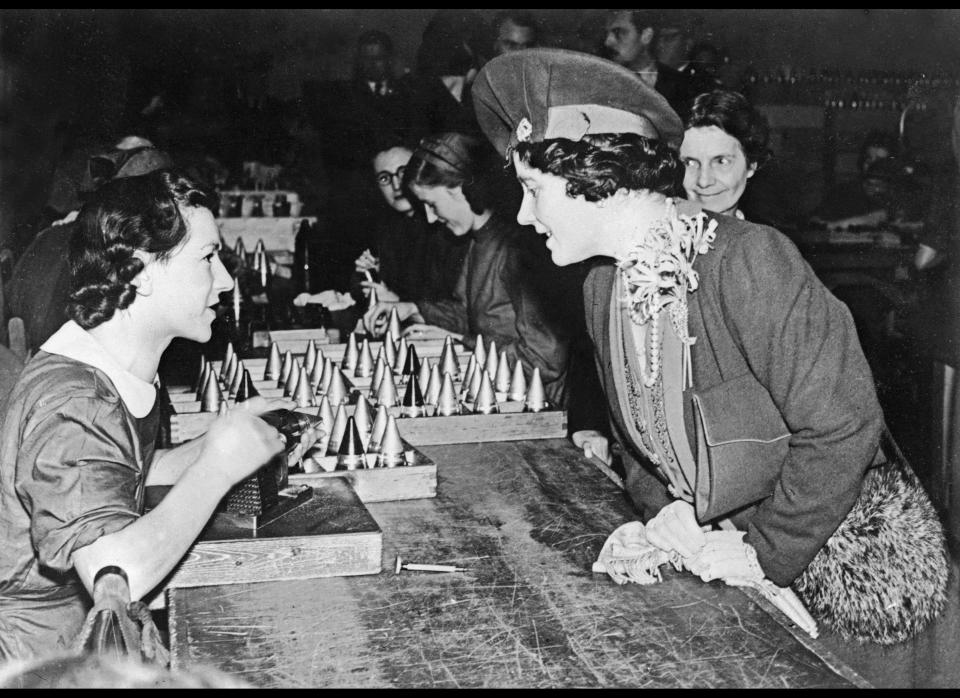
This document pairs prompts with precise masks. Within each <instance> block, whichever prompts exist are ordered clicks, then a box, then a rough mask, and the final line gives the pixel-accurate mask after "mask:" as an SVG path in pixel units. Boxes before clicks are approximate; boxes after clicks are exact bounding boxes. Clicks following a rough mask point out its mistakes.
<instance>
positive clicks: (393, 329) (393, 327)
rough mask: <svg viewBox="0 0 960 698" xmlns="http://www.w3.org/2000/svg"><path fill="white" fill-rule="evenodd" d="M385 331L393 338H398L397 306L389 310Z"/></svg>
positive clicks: (398, 319)
mask: <svg viewBox="0 0 960 698" xmlns="http://www.w3.org/2000/svg"><path fill="white" fill-rule="evenodd" d="M387 330H388V331H389V332H390V333H391V334H393V336H394V337H399V336H400V315H399V314H398V313H397V306H393V307H392V308H390V320H389V321H388V322H387Z"/></svg>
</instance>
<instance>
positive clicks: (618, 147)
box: [516, 133, 684, 201]
mask: <svg viewBox="0 0 960 698" xmlns="http://www.w3.org/2000/svg"><path fill="white" fill-rule="evenodd" d="M516 153H517V156H518V157H519V158H520V160H521V162H523V163H524V164H525V165H528V166H530V167H534V168H536V169H538V170H540V171H541V172H549V173H550V174H553V175H557V176H558V177H563V178H564V179H566V180H567V187H566V193H567V196H569V197H571V198H573V197H577V196H583V197H584V198H585V199H586V200H587V201H600V200H602V199H606V198H609V197H611V196H613V195H614V194H616V193H617V191H619V190H620V189H626V190H627V191H640V190H644V189H646V190H649V191H653V192H657V193H660V194H663V195H665V196H679V195H680V193H681V191H682V186H683V173H684V168H683V164H682V163H681V162H680V159H679V157H677V153H676V151H675V150H673V148H671V147H670V146H668V145H667V144H666V143H664V142H662V141H659V140H655V139H652V138H647V137H645V136H640V135H638V134H636V133H603V134H596V135H588V136H584V137H583V139H582V140H579V141H571V140H568V139H566V138H552V139H549V140H545V141H542V142H540V143H518V144H517V148H516Z"/></svg>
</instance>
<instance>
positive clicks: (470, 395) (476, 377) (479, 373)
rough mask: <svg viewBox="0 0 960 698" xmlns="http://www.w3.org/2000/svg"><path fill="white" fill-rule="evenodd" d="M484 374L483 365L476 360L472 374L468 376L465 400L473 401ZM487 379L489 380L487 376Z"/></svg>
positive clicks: (485, 373)
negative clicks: (468, 382)
mask: <svg viewBox="0 0 960 698" xmlns="http://www.w3.org/2000/svg"><path fill="white" fill-rule="evenodd" d="M486 375H487V371H486V369H484V368H483V365H482V364H480V363H479V362H478V363H477V365H476V366H475V367H474V369H473V374H472V375H471V376H470V385H469V387H468V388H467V402H473V401H474V400H476V399H477V395H479V394H480V384H481V383H482V382H483V377H484V376H486ZM487 380H489V377H488V378H487Z"/></svg>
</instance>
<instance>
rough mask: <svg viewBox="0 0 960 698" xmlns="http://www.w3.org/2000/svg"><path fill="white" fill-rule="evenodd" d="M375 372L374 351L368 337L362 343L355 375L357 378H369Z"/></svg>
mask: <svg viewBox="0 0 960 698" xmlns="http://www.w3.org/2000/svg"><path fill="white" fill-rule="evenodd" d="M372 373H373V353H372V352H371V351H370V342H369V341H367V339H366V338H364V340H363V344H361V345H360V356H359V357H358V359H357V370H356V371H354V373H353V375H355V376H356V377H357V378H369V377H370V374H372Z"/></svg>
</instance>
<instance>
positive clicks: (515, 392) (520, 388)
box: [508, 359, 527, 402]
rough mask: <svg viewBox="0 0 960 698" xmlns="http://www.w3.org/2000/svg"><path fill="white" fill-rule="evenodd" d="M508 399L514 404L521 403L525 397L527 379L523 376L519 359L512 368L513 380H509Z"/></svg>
mask: <svg viewBox="0 0 960 698" xmlns="http://www.w3.org/2000/svg"><path fill="white" fill-rule="evenodd" d="M508 397H509V398H510V399H511V400H514V401H516V402H521V401H522V400H524V399H525V398H526V397H527V377H526V376H525V375H523V364H522V363H521V362H520V359H517V363H516V364H515V365H514V367H513V378H512V379H511V380H510V393H509V395H508Z"/></svg>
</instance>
